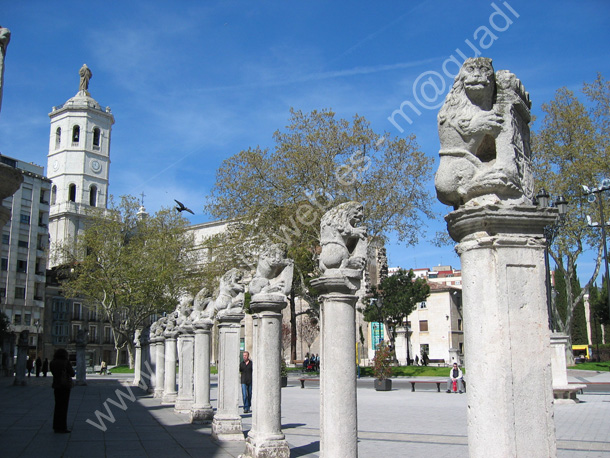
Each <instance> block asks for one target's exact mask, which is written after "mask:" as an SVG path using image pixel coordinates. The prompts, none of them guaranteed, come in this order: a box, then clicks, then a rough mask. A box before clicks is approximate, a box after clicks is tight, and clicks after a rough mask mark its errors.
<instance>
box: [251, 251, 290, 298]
mask: <svg viewBox="0 0 610 458" xmlns="http://www.w3.org/2000/svg"><path fill="white" fill-rule="evenodd" d="M293 272H294V262H293V260H292V259H288V258H287V257H286V246H285V245H283V244H279V243H276V244H267V245H266V246H264V247H263V250H262V251H261V254H260V256H259V258H258V264H257V266H256V273H255V274H254V278H253V279H252V281H251V282H250V285H249V291H250V293H251V294H252V295H253V296H254V295H259V294H280V295H282V296H286V295H287V294H288V293H290V289H291V287H292V275H293Z"/></svg>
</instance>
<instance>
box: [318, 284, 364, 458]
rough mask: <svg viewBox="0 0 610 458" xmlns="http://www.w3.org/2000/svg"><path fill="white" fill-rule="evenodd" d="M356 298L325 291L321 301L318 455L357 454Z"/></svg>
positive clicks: (329, 457)
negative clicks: (321, 347)
mask: <svg viewBox="0 0 610 458" xmlns="http://www.w3.org/2000/svg"><path fill="white" fill-rule="evenodd" d="M356 300H357V297H356V296H353V295H348V294H328V295H324V296H323V302H322V309H323V310H322V314H321V318H322V324H321V330H322V332H323V334H322V341H323V342H324V346H323V349H322V356H321V367H322V374H321V379H320V399H321V407H320V430H321V431H320V456H321V457H325V458H332V457H336V456H349V457H352V458H356V457H357V456H358V408H357V398H356V324H355V323H356V321H355V319H356V316H355V309H354V305H355V303H356Z"/></svg>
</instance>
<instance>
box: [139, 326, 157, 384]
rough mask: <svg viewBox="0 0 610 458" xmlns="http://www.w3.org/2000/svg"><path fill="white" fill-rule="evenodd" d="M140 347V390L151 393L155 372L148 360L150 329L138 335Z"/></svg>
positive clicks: (145, 329)
mask: <svg viewBox="0 0 610 458" xmlns="http://www.w3.org/2000/svg"><path fill="white" fill-rule="evenodd" d="M140 345H141V347H142V364H141V365H140V367H141V369H140V388H142V389H143V390H146V391H147V392H148V393H152V390H153V383H154V380H155V371H154V369H153V365H152V362H151V359H150V328H148V327H146V328H144V329H143V330H142V333H141V334H140Z"/></svg>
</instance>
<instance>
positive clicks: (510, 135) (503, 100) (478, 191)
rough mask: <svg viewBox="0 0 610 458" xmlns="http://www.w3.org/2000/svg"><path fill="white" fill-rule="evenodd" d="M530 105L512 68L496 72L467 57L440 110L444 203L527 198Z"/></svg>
mask: <svg viewBox="0 0 610 458" xmlns="http://www.w3.org/2000/svg"><path fill="white" fill-rule="evenodd" d="M530 107H531V103H530V101H529V95H528V94H527V93H526V92H525V90H524V89H523V85H522V84H521V82H520V81H519V80H518V79H517V78H516V77H515V76H514V75H513V74H512V73H510V72H507V71H505V70H504V71H500V72H498V73H494V69H493V66H492V61H491V59H488V58H486V57H477V58H469V59H466V61H465V62H464V64H463V66H462V68H461V69H460V72H459V73H458V75H457V77H456V78H455V81H454V83H453V87H452V89H451V91H450V92H449V94H448V95H447V97H446V99H445V103H444V105H443V107H442V108H441V110H440V111H439V114H438V133H439V138H440V143H441V149H440V152H439V154H440V164H439V169H438V171H437V173H436V177H435V186H436V193H437V197H438V199H439V200H440V201H441V202H442V203H444V204H446V205H452V206H453V207H454V208H458V207H459V206H460V205H464V204H467V203H470V205H484V204H488V203H494V204H497V203H500V202H505V203H514V204H517V203H531V198H532V196H533V180H532V174H531V170H530V145H529V126H528V123H529V121H530V113H529V109H530Z"/></svg>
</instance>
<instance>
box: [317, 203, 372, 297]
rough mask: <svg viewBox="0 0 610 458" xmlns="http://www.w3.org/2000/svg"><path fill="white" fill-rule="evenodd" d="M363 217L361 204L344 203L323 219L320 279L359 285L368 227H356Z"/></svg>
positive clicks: (364, 262) (355, 286)
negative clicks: (339, 279) (344, 280)
mask: <svg viewBox="0 0 610 458" xmlns="http://www.w3.org/2000/svg"><path fill="white" fill-rule="evenodd" d="M363 216H364V215H363V213H362V204H360V203H358V202H345V203H343V204H340V205H338V206H336V207H334V208H332V209H330V210H329V211H327V212H326V213H325V214H324V216H323V217H322V220H321V222H320V245H321V246H322V249H321V252H320V270H322V277H321V278H341V279H346V280H348V281H349V282H350V283H351V285H349V289H350V290H353V291H357V290H358V289H359V288H360V280H361V278H362V271H363V269H364V267H365V265H366V252H367V235H366V228H364V227H356V226H357V225H358V224H359V223H361V222H362V218H363Z"/></svg>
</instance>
